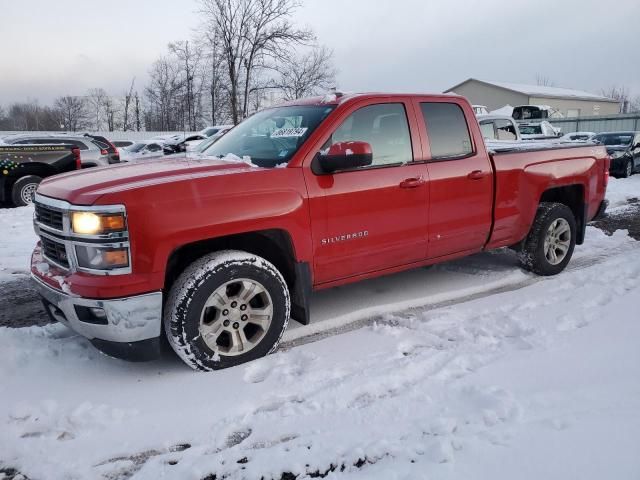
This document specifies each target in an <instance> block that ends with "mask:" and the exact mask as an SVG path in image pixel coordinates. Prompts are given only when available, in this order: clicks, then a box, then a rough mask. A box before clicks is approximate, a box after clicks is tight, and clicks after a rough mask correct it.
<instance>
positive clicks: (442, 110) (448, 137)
mask: <svg viewBox="0 0 640 480" xmlns="http://www.w3.org/2000/svg"><path fill="white" fill-rule="evenodd" d="M420 110H421V111H422V115H423V117H424V123H425V126H426V128H427V136H428V138H429V147H430V149H431V159H432V160H455V159H459V158H465V157H468V156H470V155H472V154H473V153H474V152H473V145H472V143H471V135H470V133H469V126H468V125H467V119H466V118H465V115H464V112H463V111H462V108H460V105H458V104H457V103H446V102H421V103H420ZM492 128H493V127H492Z"/></svg>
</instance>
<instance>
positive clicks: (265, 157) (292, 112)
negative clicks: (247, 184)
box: [202, 105, 335, 168]
mask: <svg viewBox="0 0 640 480" xmlns="http://www.w3.org/2000/svg"><path fill="white" fill-rule="evenodd" d="M334 108H335V106H334V105H303V106H291V107H276V108H270V109H267V110H263V111H261V112H258V113H256V114H255V115H253V116H251V117H249V118H248V119H246V120H245V121H244V122H242V123H240V124H239V125H238V126H237V127H235V128H233V129H232V130H231V131H229V133H227V134H226V135H224V136H223V137H222V138H220V139H219V140H218V141H217V142H214V143H213V144H212V145H211V146H210V147H209V148H207V149H206V150H205V151H204V152H202V155H203V156H207V157H226V156H227V155H235V156H238V157H240V158H244V157H249V158H250V159H251V162H252V163H253V164H254V165H257V166H259V167H264V168H273V167H276V166H278V165H282V164H287V163H288V162H289V160H291V157H293V155H294V154H295V153H296V152H297V151H298V149H299V148H300V147H301V146H302V144H303V143H304V142H305V141H306V140H307V138H309V135H311V133H312V132H313V131H314V130H315V129H316V127H317V126H318V125H320V123H321V122H322V121H323V120H324V119H325V118H327V115H329V113H331V112H332V111H333V109H334Z"/></svg>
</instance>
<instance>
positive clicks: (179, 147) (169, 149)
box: [162, 133, 207, 155]
mask: <svg viewBox="0 0 640 480" xmlns="http://www.w3.org/2000/svg"><path fill="white" fill-rule="evenodd" d="M206 138H207V137H205V136H204V135H200V134H199V133H197V134H194V135H180V136H178V137H177V138H172V139H170V140H167V141H165V142H164V145H163V146H162V148H163V150H164V154H165V155H173V154H174V153H181V152H186V151H187V146H188V145H189V144H191V143H192V142H201V141H203V140H205V139H206Z"/></svg>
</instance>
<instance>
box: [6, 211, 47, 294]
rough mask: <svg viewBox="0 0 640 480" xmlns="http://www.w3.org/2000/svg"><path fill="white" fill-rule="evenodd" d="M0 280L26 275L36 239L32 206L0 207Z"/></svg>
mask: <svg viewBox="0 0 640 480" xmlns="http://www.w3.org/2000/svg"><path fill="white" fill-rule="evenodd" d="M0 232H2V233H0V282H3V281H7V280H12V279H14V278H15V277H16V275H26V274H28V273H29V269H30V265H29V262H30V258H31V252H32V251H33V247H34V246H35V245H36V243H37V241H38V239H37V237H36V234H35V233H34V231H33V207H21V208H2V209H0Z"/></svg>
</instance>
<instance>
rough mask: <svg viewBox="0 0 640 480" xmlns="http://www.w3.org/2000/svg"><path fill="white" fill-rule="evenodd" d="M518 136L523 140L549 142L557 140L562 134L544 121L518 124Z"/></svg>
mask: <svg viewBox="0 0 640 480" xmlns="http://www.w3.org/2000/svg"><path fill="white" fill-rule="evenodd" d="M518 128H519V129H520V135H522V139H523V140H549V139H554V138H555V139H557V138H558V135H560V134H561V133H562V132H561V131H560V129H558V128H555V127H554V126H553V125H551V124H550V123H549V122H547V121H546V120H543V121H542V122H527V123H518Z"/></svg>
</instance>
